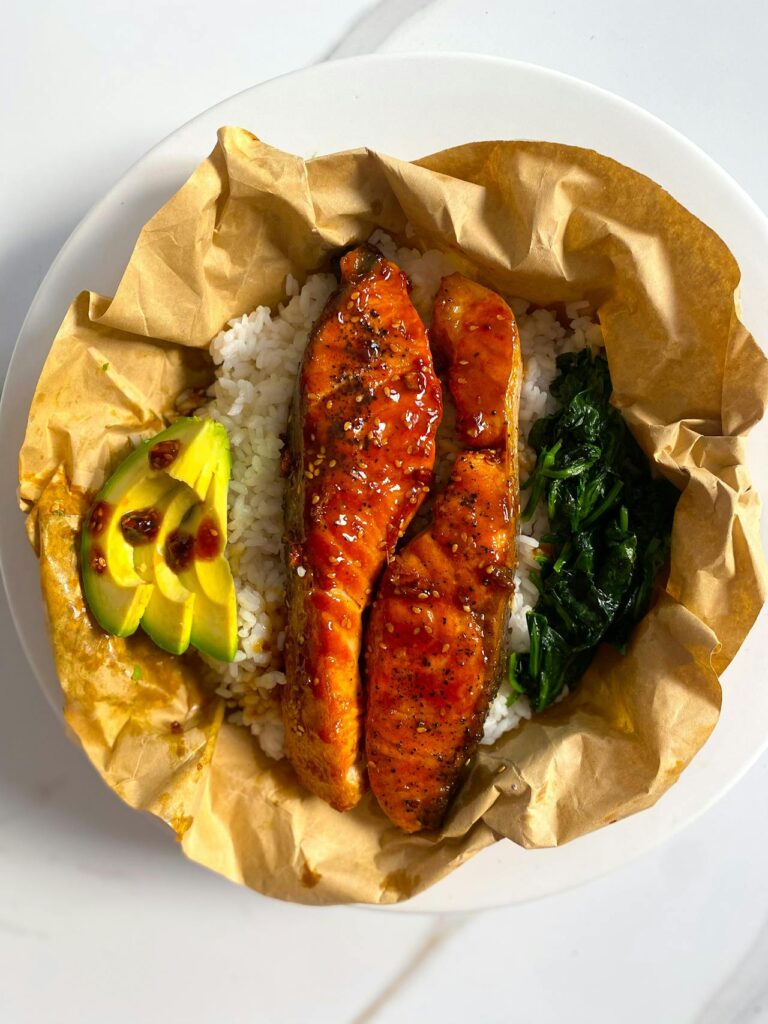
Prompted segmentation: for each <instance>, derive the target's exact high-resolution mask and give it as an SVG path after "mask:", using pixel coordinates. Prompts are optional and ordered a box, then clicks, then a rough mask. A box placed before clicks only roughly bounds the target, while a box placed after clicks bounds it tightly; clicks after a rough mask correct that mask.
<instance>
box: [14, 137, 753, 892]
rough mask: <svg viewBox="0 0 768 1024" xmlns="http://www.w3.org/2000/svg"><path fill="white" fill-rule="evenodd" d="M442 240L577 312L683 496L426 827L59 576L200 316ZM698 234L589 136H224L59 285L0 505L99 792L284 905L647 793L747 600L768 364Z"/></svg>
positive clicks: (178, 380) (74, 571) (618, 398)
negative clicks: (342, 142) (426, 150)
mask: <svg viewBox="0 0 768 1024" xmlns="http://www.w3.org/2000/svg"><path fill="white" fill-rule="evenodd" d="M408 223H410V225H412V227H413V229H414V231H415V237H416V239H417V241H418V244H419V245H420V246H421V247H422V248H430V247H436V248H440V249H443V250H450V251H452V252H453V253H454V254H458V255H461V257H462V258H463V262H464V264H465V265H466V267H467V269H468V271H469V272H470V273H472V274H474V275H475V276H476V277H477V278H478V279H480V280H481V281H483V282H484V283H486V284H488V285H490V286H492V287H497V288H499V289H501V290H502V291H504V292H505V293H507V294H512V295H522V296H525V297H527V298H529V299H531V300H532V301H534V302H537V303H541V304H551V303H555V302H562V301H570V300H574V299H581V298H587V299H589V300H590V302H591V303H592V304H593V305H594V306H595V308H597V310H598V313H599V317H600V321H601V324H602V327H603V332H604V336H605V340H606V345H607V352H608V357H609V362H610V367H611V374H612V377H613V383H614V388H615V395H614V401H615V402H616V404H617V405H618V406H619V407H620V408H621V409H622V411H623V413H624V415H625V417H626V418H627V420H628V422H629V424H630V426H631V428H632V430H633V432H634V433H635V435H636V437H637V438H638V440H639V441H640V443H641V444H642V446H643V448H644V449H645V451H646V452H647V453H648V455H649V457H650V458H651V459H653V461H654V462H655V463H656V465H657V466H658V467H659V469H660V471H661V472H663V473H664V474H665V475H667V476H668V477H669V478H670V479H671V480H672V481H673V482H674V483H675V484H676V485H677V486H678V487H679V488H680V489H681V490H682V495H681V498H680V502H679V505H678V509H677V513H676V516H675V522H674V529H673V538H672V556H671V566H670V570H669V579H668V582H667V583H666V587H665V588H664V589H662V590H661V591H660V592H659V594H658V595H657V599H656V601H655V604H654V605H653V607H652V609H651V611H650V612H649V614H648V615H647V616H646V618H645V619H644V620H643V622H642V623H641V624H640V626H639V627H638V628H637V630H636V632H635V634H634V636H633V638H632V642H631V645H630V648H629V651H628V653H627V655H626V656H625V657H621V656H620V655H619V654H617V653H616V652H615V651H613V650H612V649H609V648H604V649H601V651H600V653H599V655H598V656H597V658H596V659H595V661H594V663H593V665H592V667H591V668H590V670H589V671H588V672H587V674H586V676H585V678H584V680H583V683H582V685H581V687H580V688H579V690H578V691H577V692H576V693H575V694H574V695H572V696H571V697H569V698H568V699H567V700H566V701H564V702H563V703H562V704H560V705H558V706H556V707H555V708H553V709H551V710H549V711H548V712H546V713H545V714H543V715H541V716H539V717H538V718H536V719H535V720H534V721H531V722H528V723H527V724H525V725H523V726H522V727H521V728H520V729H519V730H517V731H516V732H514V733H512V734H510V735H508V736H507V737H505V738H503V739H502V740H501V741H500V742H498V743H497V744H496V746H495V747H493V748H484V749H483V750H482V752H481V753H480V754H479V756H478V757H477V759H476V762H475V764H474V767H473V768H472V770H471V772H470V774H469V776H468V778H467V781H466V783H465V785H464V788H463V790H462V791H461V793H460V795H459V797H458V799H457V801H456V802H455V805H454V807H453V809H452V811H451V814H450V816H449V819H448V821H447V823H446V825H445V828H444V831H443V834H442V835H441V836H416V837H406V836H405V835H403V834H401V833H400V832H399V831H398V830H396V829H395V828H394V827H393V826H391V825H389V823H388V822H387V820H386V819H385V818H384V817H383V815H382V814H381V813H380V812H379V811H378V809H377V808H376V805H375V802H374V801H373V800H372V798H371V797H370V795H369V796H367V797H366V798H365V799H364V800H363V802H362V803H361V805H360V806H359V807H358V808H357V809H356V810H355V811H353V812H351V813H348V814H344V815H340V814H337V813H336V812H335V811H333V810H331V809H330V808H329V807H327V806H326V805H325V804H324V803H322V802H321V801H320V800H318V799H316V798H314V797H311V796H310V795H308V794H307V793H306V792H304V791H303V790H302V789H301V787H300V786H299V785H298V784H297V782H296V780H295V779H294V776H293V773H292V770H291V767H290V765H289V764H288V763H287V762H286V761H282V762H280V763H275V762H273V761H270V760H269V759H268V758H267V757H266V756H265V755H263V754H262V753H261V751H260V750H259V748H258V746H257V743H256V741H255V740H254V739H252V737H251V736H250V734H249V733H248V732H247V731H245V730H244V729H242V728H240V727H237V726H234V725H231V724H229V723H228V722H226V721H224V720H223V719H224V715H223V709H222V705H221V702H220V701H219V700H218V698H216V697H215V696H213V694H212V693H211V690H210V687H209V686H207V685H206V683H205V677H204V673H203V671H202V668H201V663H200V662H199V661H198V659H197V657H196V656H195V655H194V654H190V655H187V656H185V657H183V658H173V657H171V656H168V655H165V654H163V653H162V652H160V651H158V650H157V649H156V648H155V647H154V646H153V645H152V644H151V643H150V642H149V640H147V639H146V638H145V637H143V636H142V634H141V633H140V632H139V633H137V634H136V635H135V636H134V637H132V638H130V639H128V640H120V639H117V638H114V637H108V636H106V635H105V634H103V633H102V632H101V631H100V630H99V629H98V627H97V626H96V625H95V624H94V623H93V621H92V620H91V618H90V617H89V615H88V613H87V611H86V609H85V607H84V604H83V598H82V593H81V589H80V582H79V576H78V566H77V554H76V546H77V543H76V542H77V536H78V531H79V527H80V522H81V517H82V515H83V512H84V510H85V509H86V508H87V504H88V500H89V496H90V495H91V494H92V493H93V491H95V489H97V488H98V487H99V486H100V484H101V483H102V481H103V480H104V478H105V475H106V474H107V473H108V472H109V471H111V469H112V467H113V466H114V464H115V463H116V461H117V460H118V459H120V458H121V457H122V456H124V455H125V454H126V452H127V451H128V447H129V441H130V438H132V437H134V436H135V435H136V434H142V435H145V436H146V435H151V434H153V433H155V432H157V431H158V430H160V429H161V427H162V426H163V424H164V423H165V421H166V420H167V418H168V417H169V416H172V415H173V414H174V410H175V408H176V401H177V398H178V395H179V393H180V392H183V391H187V390H188V389H199V388H201V387H204V386H205V385H206V384H207V383H208V382H209V381H210V379H211V377H212V367H211V364H210V361H209V359H208V356H207V352H206V346H207V344H208V342H209V340H210V338H212V337H213V336H214V335H215V334H216V333H217V332H218V331H219V330H220V329H221V328H222V326H223V325H224V324H225V322H226V321H227V320H228V319H230V318H232V317H234V316H237V315H240V314H242V313H244V312H247V311H249V310H251V309H253V308H254V307H255V306H256V305H258V304H261V303H268V304H274V303H275V302H277V301H278V300H280V299H281V298H282V297H283V283H284V280H285V276H286V274H287V273H288V272H290V273H292V274H293V275H294V276H296V277H298V278H300V279H302V278H303V277H304V276H306V274H307V273H308V272H310V271H312V270H314V269H317V268H320V267H322V266H323V265H324V264H325V262H326V261H327V258H328V257H329V254H330V253H331V252H332V250H334V249H336V248H337V247H339V246H345V245H349V244H351V243H353V242H356V241H359V240H362V239H365V238H367V237H368V236H369V234H370V233H371V231H372V230H373V229H374V228H375V227H382V228H384V229H385V230H386V231H389V232H390V233H392V234H394V235H395V236H398V237H400V238H402V236H403V232H404V231H405V227H406V224H408ZM738 281H739V271H738V268H737V266H736V263H735V262H734V259H733V257H732V256H731V254H730V253H729V251H728V250H727V249H726V247H725V245H724V244H723V243H722V242H721V241H720V239H719V238H718V237H717V236H716V235H715V234H714V233H713V232H712V231H710V230H709V229H708V228H707V227H705V226H704V225H703V224H702V223H700V222H699V221H698V220H696V219H695V218H694V217H693V216H692V215H691V214H690V213H688V212H687V211H686V210H685V209H683V207H682V206H680V205H679V204H678V203H677V202H675V201H674V200H673V199H672V198H671V197H670V196H669V195H667V194H666V193H665V192H664V191H663V190H662V189H661V188H660V187H659V186H658V185H656V184H654V183H653V182H652V181H650V180H648V179H647V178H645V177H643V176H642V175H640V174H637V173H635V172H633V171H631V170H629V169H627V168H626V167H623V166H621V165H619V164H617V163H616V162H614V161H612V160H609V159H607V158H606V157H603V156H600V155H598V154H597V153H594V152H591V151H587V150H582V149H576V148H572V147H567V146H559V145H554V144H547V143H535V142H488V143H475V144H471V145H467V146H462V147H459V148H457V149H453V150H449V151H447V152H443V153H438V154H436V155H434V156H431V157H428V158H427V159H425V160H421V161H418V162H417V163H413V164H411V163H404V162H401V161H398V160H395V159H392V158H391V157H387V156H384V155H382V154H379V153H374V152H370V151H367V150H358V151H354V152H348V153H341V154H334V155H332V156H324V157H319V158H316V159H313V160H309V161H304V160H302V159H300V158H298V157H296V156H291V155H289V154H286V153H281V152H279V151H277V150H275V149H273V148H270V147H269V146H267V145H265V144H264V143H262V142H260V141H258V140H257V139H256V138H255V137H254V136H252V135H251V134H250V133H248V132H246V131H243V130H240V129H235V128H224V129H222V130H221V132H220V133H219V141H218V144H217V146H216V148H215V149H214V151H213V153H212V154H211V156H210V157H209V158H208V159H207V160H206V161H204V162H203V163H202V164H201V165H200V166H199V167H198V169H197V170H196V171H195V173H194V174H193V175H192V177H191V178H190V179H189V181H187V183H186V184H185V185H184V186H183V187H182V188H181V189H180V190H179V191H178V192H177V194H176V195H175V196H174V197H173V198H172V199H171V200H170V201H169V202H168V203H167V204H166V205H165V206H164V207H163V208H162V209H161V210H160V211H159V212H158V213H157V214H156V215H155V216H154V217H153V218H152V219H151V220H150V221H149V222H148V224H147V225H146V226H145V228H144V230H143V231H142V233H141V235H140V237H139V240H138V242H137V244H136V248H135V250H134V253H133V255H132V257H131V260H130V262H129V264H128V266H127V267H126V270H125V273H124V275H123V278H122V280H121V281H120V284H119V286H118V289H117V293H116V295H115V297H114V298H113V299H111V300H110V299H106V298H103V297H102V296H99V295H95V294H89V293H87V292H84V293H83V294H81V295H80V296H79V297H78V298H77V299H76V300H75V301H74V303H73V305H72V307H71V309H70V310H69V312H68V314H67V317H66V319H65V320H64V323H63V324H62V326H61V329H60V330H59V333H58V334H57V336H56V339H55V340H54V342H53V346H52V348H51V353H50V355H49V357H48V360H47V362H46V364H45V368H44V370H43V373H42V376H41V378H40V381H39V384H38V388H37V392H36V394H35V398H34V402H33V404H32V408H31V412H30V418H29V425H28V429H27V435H26V439H25V442H24V446H23V449H22V452H21V456H20V481H21V487H20V500H21V504H22V507H23V508H24V509H25V510H26V511H27V512H28V513H29V520H28V526H29V533H30V537H31V539H32V541H33V543H34V544H35V546H36V549H37V551H38V553H39V555H40V568H41V581H42V589H43V594H44V598H45V602H46V605H47V607H48V611H49V618H50V626H51V637H52V641H53V646H54V651H55V656H56V663H57V667H58V672H59V676H60V679H61V684H62V690H63V698H64V712H65V716H66V720H67V722H68V723H69V724H70V726H71V727H72V730H73V731H74V733H75V734H76V736H77V737H78V739H79V741H80V743H81V744H82V746H83V749H84V750H85V752H86V753H87V755H88V757H89V758H90V759H91V761H92V762H93V764H94V765H95V766H96V768H97V770H98V771H99V773H100V774H101V776H102V778H103V779H104V780H105V781H106V783H107V784H108V785H109V786H110V787H112V789H114V790H115V791H116V792H117V793H119V795H120V796H121V797H122V798H123V799H124V800H126V801H127V802H128V803H129V804H131V805H132V806H133V807H137V808H142V809H145V810H149V811H151V812H152V813H153V814H156V815H158V816H160V817H161V818H163V819H164V820H165V821H167V822H168V823H169V824H170V825H171V826H172V827H173V828H174V830H175V831H176V833H177V836H178V837H179V839H180V841H181V844H182V848H183V849H184V851H185V853H186V854H187V855H188V856H189V857H191V858H192V859H194V860H196V861H199V862H200V863H202V864H205V865H207V866H208V867H210V868H212V869H214V870H215V871H218V872H221V873H222V874H224V875H226V876H227V877H229V878H232V879H234V880H236V881H239V882H244V883H245V884H247V885H249V886H251V887H253V888H254V889H257V890H259V891H261V892H264V893H268V894H270V895H272V896H277V897H280V898H282V899H288V900H295V901H300V902H305V903H330V902H344V901H352V900H358V901H364V902H371V903H377V902H392V901H396V900H401V899H405V898H407V897H408V896H410V895H412V894H413V893H415V892H418V891H420V890H422V889H424V888H425V887H427V886H429V885H431V884H432V883H434V882H435V881H436V880H437V879H439V878H440V877H442V876H443V875H445V874H446V873H447V872H449V871H451V870H452V869H454V868H455V867H457V866H458V865H459V864H461V863H462V862H463V861H464V860H466V859H467V858H468V857H470V856H471V855H472V854H474V853H476V852H477V851H478V850H480V849H481V848H482V847H484V846H486V845H488V844H490V843H492V842H494V841H495V840H497V839H499V838H501V837H505V836H506V837H508V838H509V839H512V840H513V841H514V842H517V843H519V844H522V845H523V846H528V847H542V846H550V845H553V844H558V843H564V842H566V841H568V840H571V839H574V838H576V837H577V836H580V835H582V834H584V833H586V832H589V831H591V830H593V829H596V828H599V827H601V826H602V825H605V824H606V823H608V822H612V821H615V820H616V819H618V818H621V817H624V816H625V815H628V814H632V813H634V812H636V811H639V810H641V809H642V808H644V807H648V806H649V805H651V804H653V803H654V802H655V801H656V800H658V798H659V797H660V796H661V795H662V794H663V793H664V791H665V790H666V789H667V788H668V787H669V786H670V785H671V784H672V783H673V782H674V781H675V779H676V778H677V777H678V775H679V774H680V772H681V771H682V770H683V769H684V768H685V766H686V765H687V764H688V763H689V762H690V760H691V759H692V757H693V756H694V755H695V753H696V751H697V750H698V749H699V748H700V747H701V745H702V744H703V743H704V741H705V740H706V738H707V736H708V735H709V733H710V732H711V730H712V728H713V727H714V725H715V722H716V720H717V717H718V713H719V708H720V698H721V691H720V686H719V683H718V680H717V675H716V673H717V672H719V671H722V669H723V668H724V667H725V666H726V665H727V664H728V662H729V661H730V659H731V658H732V657H733V656H734V654H735V653H736V651H737V650H738V647H739V645H740V644H741V642H742V640H743V639H744V637H745V635H746V633H747V631H748V629H749V628H750V626H751V624H752V622H753V621H754V619H755V617H756V615H757V613H758V610H759V608H760V606H761V604H762V601H763V599H764V595H765V591H766V570H765V564H764V560H763V555H762V552H761V548H760V542H759V532H758V519H759V503H758V498H757V495H756V494H755V493H754V491H753V490H752V489H751V487H750V481H749V476H748V473H747V470H746V467H745V465H744V439H745V435H746V433H747V431H748V430H749V428H750V427H751V426H753V425H754V423H755V422H756V421H757V420H758V419H759V418H760V417H761V416H762V414H763V411H764V408H765V404H766V396H768V363H767V362H766V359H765V358H764V356H763V355H762V353H761V351H760V349H759V348H758V346H757V345H756V343H755V342H754V340H753V339H752V338H751V336H750V335H749V333H748V332H747V330H746V329H745V328H744V327H743V326H742V324H741V323H740V322H739V320H738V318H737V315H736V312H735V308H734V291H735V289H736V287H737V285H738Z"/></svg>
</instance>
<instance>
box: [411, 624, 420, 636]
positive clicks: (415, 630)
mask: <svg viewBox="0 0 768 1024" xmlns="http://www.w3.org/2000/svg"><path fill="white" fill-rule="evenodd" d="M420 632H421V626H417V627H416V628H415V629H414V631H413V635H414V636H418V635H419V633H420Z"/></svg>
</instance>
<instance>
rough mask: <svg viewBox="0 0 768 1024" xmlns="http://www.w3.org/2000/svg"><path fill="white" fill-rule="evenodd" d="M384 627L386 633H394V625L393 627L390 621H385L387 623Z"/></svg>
mask: <svg viewBox="0 0 768 1024" xmlns="http://www.w3.org/2000/svg"><path fill="white" fill-rule="evenodd" d="M384 628H385V629H386V631H387V632H388V633H394V632H395V627H394V626H393V625H392V623H391V622H388V623H387V624H386V625H385V627H384Z"/></svg>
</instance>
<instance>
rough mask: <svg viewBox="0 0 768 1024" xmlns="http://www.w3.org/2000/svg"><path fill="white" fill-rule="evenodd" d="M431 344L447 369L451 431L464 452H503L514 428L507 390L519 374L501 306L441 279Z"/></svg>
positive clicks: (469, 285) (458, 279)
mask: <svg viewBox="0 0 768 1024" xmlns="http://www.w3.org/2000/svg"><path fill="white" fill-rule="evenodd" d="M429 334H430V340H431V341H432V345H433V348H434V350H435V358H436V361H437V363H438V366H440V365H441V364H442V365H443V366H444V367H446V368H447V374H448V387H449V389H450V392H451V395H452V397H453V400H454V402H455V404H456V430H457V433H458V435H459V439H460V441H461V443H462V444H463V445H464V446H465V447H467V448H503V447H504V446H505V445H506V444H507V436H508V431H509V430H510V425H513V424H516V423H517V407H516V405H515V408H512V407H511V406H512V403H516V402H517V401H518V399H519V382H518V386H517V389H516V388H515V387H510V380H512V379H513V377H514V373H515V367H516V366H517V370H518V373H519V363H520V348H519V339H518V334H517V323H516V321H515V318H514V316H513V314H512V311H511V309H510V308H509V306H508V305H507V304H506V302H505V301H504V300H503V299H502V298H501V296H499V295H497V294H496V292H493V291H491V289H490V288H484V287H483V285H481V284H477V282H476V281H470V280H469V278H467V277H464V276H463V275H462V274H451V275H450V276H449V277H444V278H443V280H442V283H441V285H440V290H439V291H438V293H437V298H436V299H435V310H434V315H433V317H432V326H431V328H430V332H429Z"/></svg>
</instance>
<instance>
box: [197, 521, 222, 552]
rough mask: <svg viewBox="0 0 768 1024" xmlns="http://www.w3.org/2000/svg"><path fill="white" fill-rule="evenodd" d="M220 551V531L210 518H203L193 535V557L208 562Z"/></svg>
mask: <svg viewBox="0 0 768 1024" xmlns="http://www.w3.org/2000/svg"><path fill="white" fill-rule="evenodd" d="M220 552H221V531H220V530H219V528H218V526H217V525H216V523H215V522H214V521H213V520H212V519H203V521H202V522H201V523H200V525H199V526H198V528H197V535H196V537H195V558H199V559H201V561H204V562H210V561H211V560H212V559H214V558H215V557H216V556H217V555H218V554H219V553H220Z"/></svg>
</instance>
